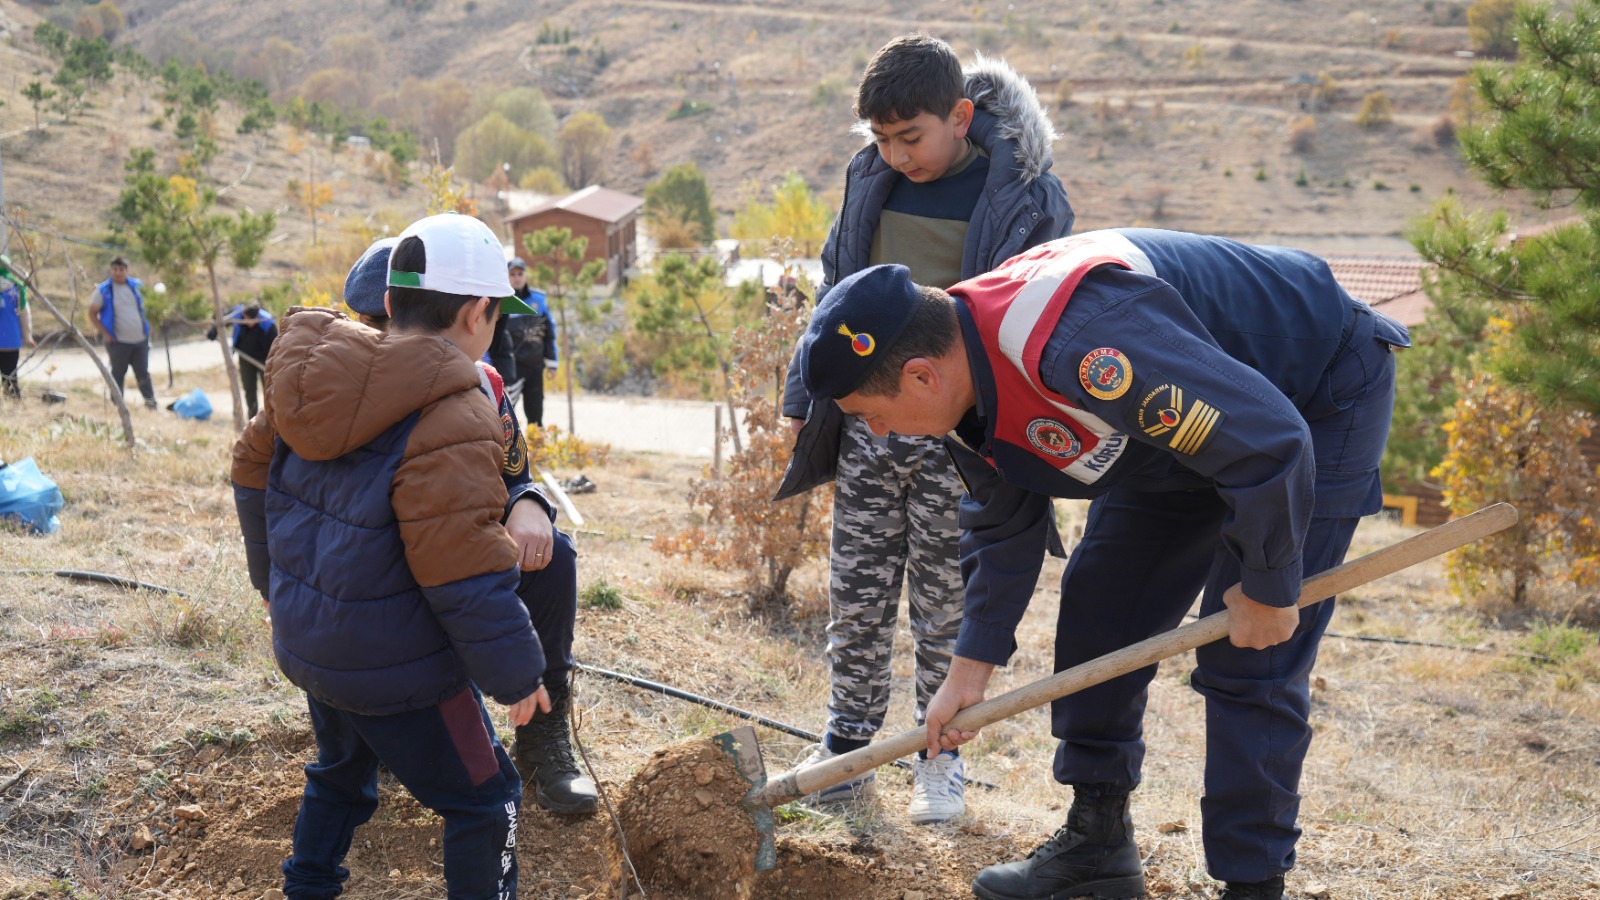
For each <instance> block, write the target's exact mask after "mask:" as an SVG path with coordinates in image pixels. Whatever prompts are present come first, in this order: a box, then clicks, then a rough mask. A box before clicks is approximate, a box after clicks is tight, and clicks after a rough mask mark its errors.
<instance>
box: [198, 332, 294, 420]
mask: <svg viewBox="0 0 1600 900" xmlns="http://www.w3.org/2000/svg"><path fill="white" fill-rule="evenodd" d="M222 321H223V322H224V323H225V324H230V325H232V326H233V352H234V355H235V356H236V357H237V358H238V361H239V386H240V387H242V388H243V389H244V403H245V407H246V408H247V409H248V410H249V411H250V418H252V419H254V418H255V417H256V389H257V387H258V386H259V385H260V384H261V381H262V375H263V373H265V372H266V371H267V353H268V352H269V351H271V350H272V339H273V338H276V337H277V336H278V323H277V322H274V321H273V320H272V313H269V312H267V311H266V310H264V309H262V308H261V304H259V303H251V304H248V305H245V304H240V305H239V306H235V307H234V308H233V309H230V310H228V314H227V315H225V316H223V317H222ZM216 339H217V326H215V325H213V326H211V327H210V328H208V329H206V340H208V341H214V340H216Z"/></svg>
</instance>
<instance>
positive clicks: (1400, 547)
mask: <svg viewBox="0 0 1600 900" xmlns="http://www.w3.org/2000/svg"><path fill="white" fill-rule="evenodd" d="M1516 521H1517V511H1516V509H1515V508H1514V507H1513V506H1511V504H1509V503H1496V504H1494V505H1492V506H1488V507H1485V508H1483V509H1480V510H1478V511H1477V512H1475V513H1472V514H1471V515H1468V516H1463V517H1462V518H1459V519H1454V520H1451V521H1449V522H1446V523H1445V524H1443V525H1440V526H1439V527H1437V528H1433V529H1430V530H1428V531H1424V532H1422V533H1421V534H1418V535H1413V536H1412V537H1409V538H1407V539H1405V540H1403V541H1401V542H1399V543H1398V544H1391V545H1390V546H1388V547H1385V548H1383V549H1382V550H1376V551H1373V552H1372V553H1369V554H1367V555H1366V556H1363V557H1361V558H1360V559H1353V560H1351V561H1349V562H1347V563H1345V564H1344V565H1341V566H1337V567H1335V568H1332V569H1329V570H1327V571H1326V572H1322V573H1320V574H1317V575H1313V576H1312V577H1310V578H1307V579H1306V580H1305V582H1304V583H1302V584H1301V586H1300V606H1310V605H1311V604H1313V603H1319V602H1321V601H1323V600H1326V599H1327V598H1329V597H1332V596H1335V595H1336V594H1342V593H1344V592H1345V591H1348V590H1350V589H1352V588H1357V587H1360V586H1362V585H1364V584H1367V583H1368V582H1371V581H1376V580H1378V579H1379V578H1382V577H1384V576H1386V575H1393V574H1394V573H1396V572H1399V571H1400V570H1402V569H1405V568H1409V567H1410V566H1414V565H1416V564H1417V563H1419V562H1423V561H1424V560H1429V559H1432V558H1433V557H1435V556H1439V555H1440V554H1442V553H1446V552H1448V551H1451V550H1454V549H1456V548H1457V547H1464V546H1466V545H1467V544H1470V543H1472V542H1473V541H1476V540H1478V539H1480V538H1484V537H1488V536H1489V535H1491V534H1494V533H1495V532H1497V531H1501V530H1503V529H1506V528H1509V527H1510V526H1511V525H1512V524H1514V523H1515V522H1516ZM1227 634H1228V612H1227V610H1223V611H1222V612H1219V613H1213V614H1212V615H1209V616H1206V617H1205V618H1203V619H1200V620H1199V621H1196V622H1191V623H1189V624H1188V625H1184V626H1181V627H1179V628H1174V629H1173V630H1171V631H1168V632H1166V633H1164V634H1158V635H1156V636H1155V637H1151V638H1146V639H1145V640H1142V641H1140V642H1138V643H1137V644H1133V645H1131V646H1128V647H1124V648H1122V649H1121V650H1117V651H1115V652H1112V653H1107V654H1106V655H1105V656H1102V657H1100V658H1098V659H1092V660H1090V661H1088V662H1086V663H1083V664H1081V665H1077V666H1073V667H1072V668H1070V669H1066V670H1064V671H1061V672H1057V673H1056V674H1054V675H1052V676H1050V677H1049V678H1041V679H1040V680H1038V681H1034V682H1031V683H1029V684H1025V685H1023V686H1022V687H1019V688H1017V689H1015V690H1012V691H1008V692H1006V693H1004V694H1001V695H999V696H998V697H991V698H990V699H988V700H985V701H983V702H982V703H978V704H976V705H973V706H969V707H967V708H966V709H964V710H962V711H961V712H960V713H959V714H957V715H956V717H955V718H954V719H951V720H950V727H951V728H959V729H962V730H966V731H975V730H977V729H979V728H982V727H983V726H985V725H992V724H994V723H995V722H998V721H1000V720H1001V719H1007V718H1010V717H1011V716H1014V715H1016V714H1017V713H1019V712H1023V711H1025V710H1030V709H1033V708H1034V707H1036V706H1043V705H1044V704H1046V703H1048V702H1050V701H1051V700H1054V699H1056V698H1057V697H1065V696H1066V695H1068V694H1071V693H1075V692H1077V691H1081V690H1083V689H1084V688H1087V687H1093V686H1094V685H1097V684H1100V683H1101V682H1103V681H1109V680H1111V679H1112V678H1116V677H1117V676H1119V675H1126V674H1128V673H1129V672H1134V671H1137V670H1139V669H1142V668H1144V667H1145V666H1149V665H1153V664H1155V663H1158V662H1161V661H1162V660H1164V659H1168V658H1169V657H1173V656H1177V655H1178V654H1179V653H1182V652H1184V651H1186V650H1193V649H1194V648H1196V647H1199V646H1201V645H1202V644H1209V643H1211V642H1212V641H1215V640H1217V639H1219V638H1223V637H1226V636H1227ZM927 743H928V737H927V732H926V731H924V730H923V729H921V728H918V729H915V730H913V731H907V732H903V733H901V734H897V735H895V736H894V737H892V738H889V739H888V740H884V741H879V742H878V743H875V744H870V745H868V746H866V747H863V748H861V749H860V750H852V751H850V752H849V753H843V754H840V755H839V756H836V757H834V758H833V759H830V760H827V761H826V762H822V763H818V764H817V765H814V766H807V767H805V768H803V769H799V770H797V771H793V772H789V773H787V774H785V775H782V776H780V777H778V778H775V779H773V780H772V781H770V782H768V783H767V786H766V787H765V788H763V789H761V791H759V792H758V793H757V794H756V799H759V800H760V801H761V802H764V803H766V804H768V805H773V804H777V803H783V802H785V801H788V800H792V799H794V798H796V797H803V796H805V795H807V794H811V793H815V792H817V791H819V790H821V789H823V788H825V787H829V786H832V785H835V784H838V783H839V782H841V781H845V780H847V779H849V778H851V777H853V776H855V775H858V774H860V773H863V772H869V771H871V770H873V769H876V768H877V767H879V766H881V765H883V764H884V763H887V762H891V761H893V760H896V759H899V758H900V757H902V756H908V755H910V754H912V753H915V752H916V751H918V750H920V749H922V748H923V747H926V746H927Z"/></svg>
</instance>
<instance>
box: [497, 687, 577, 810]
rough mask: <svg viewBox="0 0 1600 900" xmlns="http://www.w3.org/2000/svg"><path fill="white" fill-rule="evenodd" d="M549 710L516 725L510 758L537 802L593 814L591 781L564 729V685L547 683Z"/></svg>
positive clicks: (567, 703)
mask: <svg viewBox="0 0 1600 900" xmlns="http://www.w3.org/2000/svg"><path fill="white" fill-rule="evenodd" d="M546 690H548V691H549V692H550V711H549V712H547V713H540V714H538V716H536V717H535V718H534V720H533V721H532V722H529V723H528V724H527V725H521V726H518V728H517V739H516V741H515V742H513V743H512V745H511V759H512V761H513V762H515V763H516V764H517V771H519V772H521V773H522V781H523V783H524V784H532V785H534V798H535V799H536V800H538V802H539V805H540V806H542V807H544V808H545V809H548V810H550V811H551V812H556V813H592V812H594V811H595V807H596V806H597V805H598V797H597V795H596V794H595V789H594V782H593V781H591V780H589V779H588V778H585V777H584V776H583V774H582V773H581V772H579V771H578V763H577V761H576V760H575V759H573V756H572V737H571V734H570V733H569V732H568V731H567V708H568V706H570V705H571V703H572V693H571V689H570V688H568V687H567V686H566V685H561V686H560V687H550V686H547V687H546Z"/></svg>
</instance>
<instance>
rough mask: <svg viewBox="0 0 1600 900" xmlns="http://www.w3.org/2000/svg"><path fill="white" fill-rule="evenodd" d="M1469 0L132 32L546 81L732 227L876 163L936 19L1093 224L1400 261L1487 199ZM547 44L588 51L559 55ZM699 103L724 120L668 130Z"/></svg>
mask: <svg viewBox="0 0 1600 900" xmlns="http://www.w3.org/2000/svg"><path fill="white" fill-rule="evenodd" d="M1466 6H1467V4H1466V3H1462V2H1451V3H1438V4H1433V3H1416V4H1384V5H1373V4H1364V3H1357V2H1353V0H1331V2H1317V3H1304V2H1283V0H1245V2H1236V3H1221V2H1216V0H1137V2H1135V0H1107V2H1101V3H1095V4H1087V3H1061V4H1052V5H1049V6H1044V5H1041V4H1015V5H1011V6H1006V7H1001V6H981V5H973V6H952V5H950V4H947V3H940V2H935V0H884V2H876V3H872V2H868V3H855V2H851V3H845V2H840V0H819V2H814V3H805V4H800V3H781V4H778V3H768V4H759V3H735V2H693V0H636V2H606V0H579V2H571V3H560V2H546V3H537V4H526V3H518V2H513V0H466V2H454V0H452V2H444V0H405V2H402V0H357V2H349V3H340V4H322V3H318V2H312V0H288V2H285V3H281V4H272V5H270V6H264V5H256V4H219V3H214V2H205V0H129V2H128V3H126V4H125V9H126V10H127V12H128V19H129V22H130V23H131V24H132V28H131V30H130V33H129V39H130V40H132V41H133V42H134V43H135V44H137V45H139V46H141V47H144V48H146V50H147V52H152V53H156V52H160V51H161V50H163V49H180V48H190V49H191V50H192V51H193V52H203V53H205V54H207V55H209V56H210V57H211V58H213V59H214V61H215V62H218V63H224V64H237V63H239V62H240V61H241V60H245V59H247V58H250V54H251V53H252V52H255V51H256V50H258V49H259V48H260V47H261V46H262V45H263V43H264V42H267V41H269V40H271V39H273V38H279V39H282V40H284V41H288V42H289V43H291V44H293V45H295V47H296V48H298V50H299V52H300V53H301V54H303V55H302V56H300V57H298V58H296V59H293V60H285V61H283V62H284V70H283V72H282V73H281V76H282V77H283V79H284V80H285V81H288V82H294V81H295V80H296V79H304V78H306V77H307V76H309V75H312V74H313V73H315V72H317V71H319V70H323V69H326V68H328V67H330V66H332V67H337V66H341V65H346V64H348V60H344V59H341V58H340V57H339V55H338V50H340V49H344V50H347V51H348V50H349V48H351V47H353V46H359V45H361V42H360V41H356V40H353V39H354V38H359V37H362V36H370V37H371V38H372V39H373V41H374V42H375V43H376V44H377V45H379V46H381V48H382V52H381V53H380V54H378V55H377V56H376V58H374V59H373V60H372V61H371V62H370V66H371V69H372V73H373V75H374V77H376V78H378V79H379V80H380V81H381V80H387V81H389V82H390V83H399V82H401V81H403V79H405V78H408V77H417V78H422V79H437V78H444V77H451V78H456V79H459V80H460V81H461V82H462V83H463V84H465V85H466V86H467V87H468V88H469V89H472V90H477V89H481V88H493V87H511V86H526V85H531V86H537V87H539V88H541V89H543V90H544V91H545V92H546V94H547V95H548V96H549V97H550V99H551V101H552V102H553V103H554V104H555V106H556V109H557V112H558V113H559V114H563V115H566V114H570V113H572V112H575V111H578V110H592V111H596V112H599V113H601V114H602V115H603V116H604V117H605V118H606V120H607V122H609V123H610V124H611V125H612V126H613V128H614V129H615V131H616V134H615V137H616V141H615V144H614V152H613V154H612V156H611V158H610V159H609V160H608V163H609V164H608V166H607V168H608V178H607V183H608V184H610V185H611V186H613V187H616V188H619V189H621V190H627V191H634V192H637V191H640V190H642V189H643V187H644V185H645V184H646V183H647V182H648V180H649V178H650V176H651V175H652V174H653V173H654V172H657V171H659V170H661V169H664V168H666V167H668V166H671V165H674V164H676V163H680V162H684V161H694V162H695V163H697V164H698V165H699V166H700V168H701V169H702V170H703V171H705V172H706V174H707V177H708V179H709V180H710V182H711V186H712V190H713V194H714V197H715V201H716V203H717V205H718V206H719V207H720V208H721V209H722V210H723V211H724V212H727V211H730V210H732V209H734V208H736V207H737V206H738V205H739V204H740V203H742V201H743V200H744V198H745V197H746V196H747V192H748V190H749V187H750V185H751V184H752V183H755V184H760V185H767V184H770V183H771V182H772V181H773V180H774V179H775V178H777V177H778V176H779V175H781V174H782V173H783V172H784V171H786V170H788V169H795V170H797V171H799V172H800V173H801V174H802V175H804V176H805V177H806V178H807V179H808V180H809V181H810V182H811V184H812V185H813V187H814V188H816V189H818V190H821V191H823V192H825V193H833V192H836V190H837V180H838V173H839V169H840V166H841V165H842V163H843V162H844V160H845V159H847V158H848V156H849V155H850V153H852V152H853V151H854V150H855V149H857V148H858V147H859V146H860V144H859V140H858V139H857V138H855V137H852V136H851V135H850V134H849V127H850V125H851V123H852V117H851V114H850V101H851V95H852V91H853V87H854V84H855V81H856V79H857V78H858V77H859V74H860V71H861V68H862V66H863V65H864V63H865V62H866V60H867V58H868V56H869V55H870V54H871V52H872V51H873V50H874V49H876V48H877V47H878V46H880V45H881V44H882V43H883V42H884V41H886V40H887V39H889V38H891V37H893V36H894V35H896V34H899V33H902V32H905V31H908V30H912V29H916V28H921V29H925V30H929V31H932V32H934V33H936V34H938V35H940V36H942V37H944V38H946V39H948V40H950V41H951V42H952V43H953V44H954V45H955V47H956V48H957V50H958V51H959V52H961V53H962V54H963V55H964V56H970V54H972V53H973V52H974V51H982V52H986V53H991V54H1001V55H1004V56H1005V57H1006V58H1007V59H1008V60H1009V61H1010V62H1012V63H1013V65H1015V66H1016V67H1017V68H1018V69H1019V70H1020V71H1022V72H1023V73H1024V74H1026V75H1028V76H1029V77H1030V78H1031V79H1032V80H1033V81H1034V83H1035V84H1036V85H1037V87H1038V88H1039V90H1040V93H1041V95H1042V96H1043V97H1044V98H1045V100H1046V101H1047V103H1048V104H1049V105H1050V106H1051V108H1052V110H1053V111H1054V113H1055V115H1056V117H1057V123H1058V127H1059V129H1060V130H1061V132H1062V133H1063V138H1062V140H1061V142H1060V143H1059V144H1058V145H1057V147H1056V172H1057V174H1059V175H1060V176H1061V177H1062V178H1063V180H1064V181H1065V182H1066V184H1067V186H1068V190H1069V192H1070V194H1071V196H1072V198H1073V202H1074V205H1075V206H1076V207H1077V208H1078V210H1079V221H1080V226H1081V227H1100V226H1108V225H1122V224H1130V223H1142V224H1153V225H1163V226H1167V227H1175V228H1184V229H1192V230H1206V231H1217V232H1223V233H1227V234H1231V235H1235V236H1239V237H1244V238H1264V239H1275V240H1282V241H1286V242H1294V243H1299V244H1303V245H1306V246H1310V247H1312V248H1314V249H1361V248H1365V249H1383V250H1402V249H1404V245H1403V243H1402V242H1400V241H1399V240H1398V235H1399V233H1400V231H1401V229H1402V228H1403V226H1404V223H1405V221H1406V220H1407V219H1408V218H1409V217H1411V216H1414V215H1416V214H1417V213H1419V212H1421V211H1423V210H1425V209H1426V208H1427V207H1428V206H1429V205H1430V204H1431V202H1432V201H1433V199H1435V198H1436V197H1437V196H1439V195H1440V194H1441V193H1443V192H1444V191H1445V190H1446V189H1451V188H1453V189H1454V190H1456V191H1457V192H1459V193H1462V194H1464V195H1465V196H1466V197H1467V198H1468V199H1469V200H1470V201H1473V202H1489V201H1490V198H1489V197H1488V196H1487V194H1486V192H1484V191H1483V190H1482V189H1480V188H1478V187H1477V186H1476V185H1475V184H1473V183H1472V181H1471V179H1470V178H1469V176H1468V175H1467V173H1466V172H1465V170H1464V168H1463V166H1462V164H1461V162H1460V161H1459V159H1458V157H1457V155H1456V153H1455V152H1454V148H1453V146H1450V145H1449V144H1448V143H1446V145H1445V146H1440V145H1439V143H1438V142H1436V140H1435V139H1434V134H1433V132H1434V129H1435V126H1438V125H1440V119H1441V117H1443V116H1446V115H1448V114H1449V110H1450V106H1451V94H1452V90H1453V87H1454V83H1455V81H1456V79H1457V78H1458V77H1459V76H1460V75H1462V74H1463V73H1465V72H1466V71H1467V70H1468V68H1469V67H1470V65H1471V63H1472V60H1470V59H1465V58H1463V57H1461V56H1459V55H1458V51H1462V50H1465V48H1466V47H1467V46H1468V39H1467V34H1466V28H1465V9H1466ZM552 31H554V32H560V33H563V34H564V35H570V40H566V41H564V42H561V43H540V38H541V35H543V34H546V33H549V32H552ZM601 50H603V64H602V63H601V62H600V58H601V56H602V54H601V53H600V51H601ZM256 64H259V60H257V61H256ZM364 65H366V63H364ZM1323 73H1326V74H1327V75H1328V76H1330V77H1331V78H1332V79H1333V80H1334V81H1335V82H1337V85H1338V88H1337V91H1336V96H1335V97H1334V98H1333V99H1332V100H1331V102H1329V103H1325V104H1324V103H1318V102H1313V103H1308V104H1307V108H1306V109H1305V110H1304V111H1302V109H1301V101H1302V100H1305V99H1306V98H1307V94H1308V91H1307V89H1306V88H1303V87H1297V86H1295V85H1292V84H1288V83H1287V82H1289V81H1290V80H1292V79H1295V78H1297V77H1299V76H1310V77H1312V78H1315V77H1317V76H1319V75H1321V74H1323ZM1063 79H1066V80H1068V81H1069V83H1070V90H1069V91H1068V95H1069V96H1070V98H1071V100H1072V103H1071V104H1070V105H1068V106H1065V107H1062V106H1058V105H1057V101H1058V99H1060V97H1061V96H1062V95H1061V94H1060V93H1059V91H1060V83H1061V81H1062V80H1063ZM1375 90H1383V91H1384V92H1386V93H1387V94H1388V96H1389V97H1390V98H1391V99H1392V101H1393V103H1394V108H1395V116H1394V121H1393V122H1392V123H1391V124H1390V125H1388V126H1386V127H1380V128H1375V129H1364V128H1361V127H1359V126H1357V125H1356V124H1355V123H1354V121H1353V119H1354V117H1355V114H1356V112H1357V110H1358V108H1359V106H1360V102H1361V99H1362V97H1363V96H1364V95H1365V94H1367V93H1369V92H1371V91H1375ZM685 101H689V102H692V103H696V104H700V105H701V106H703V107H708V109H707V110H706V111H704V112H701V113H700V114H698V115H692V116H687V117H683V118H678V119H669V116H670V115H671V114H672V113H673V111H674V110H677V109H678V108H679V107H680V105H681V104H683V103H684V102H685ZM1302 115H1309V116H1311V117H1312V119H1313V120H1314V123H1315V128H1314V130H1315V139H1314V140H1312V141H1311V142H1310V148H1309V149H1308V150H1307V151H1306V152H1304V153H1294V152H1291V150H1290V148H1289V143H1288V139H1287V138H1288V129H1289V124H1290V122H1291V120H1292V119H1295V118H1298V117H1300V116H1302ZM1444 130H1446V131H1448V129H1447V128H1446V129H1444ZM1258 173H1259V174H1258Z"/></svg>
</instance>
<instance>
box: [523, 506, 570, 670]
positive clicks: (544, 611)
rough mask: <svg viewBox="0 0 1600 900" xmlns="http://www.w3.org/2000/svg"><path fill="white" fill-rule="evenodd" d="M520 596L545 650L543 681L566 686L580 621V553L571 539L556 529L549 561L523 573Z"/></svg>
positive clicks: (540, 644)
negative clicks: (538, 567) (573, 641)
mask: <svg viewBox="0 0 1600 900" xmlns="http://www.w3.org/2000/svg"><path fill="white" fill-rule="evenodd" d="M517 596H518V597H521V598H522V605H523V606H526V607H527V608H528V618H529V620H531V621H532V622H533V630H534V631H536V632H538V633H539V646H540V647H541V648H543V650H544V683H545V686H546V687H548V688H550V689H552V690H555V689H559V688H562V687H565V686H566V684H567V673H568V672H569V671H570V670H571V669H572V637H573V629H574V628H575V627H576V623H577V621H578V554H577V551H576V550H575V549H574V548H573V546H572V538H570V537H567V535H566V534H564V533H562V532H560V531H557V532H556V537H555V544H554V546H552V547H551V548H550V563H549V565H546V566H545V567H544V568H542V569H540V570H538V571H536V572H523V573H522V580H521V581H520V582H518V584H517Z"/></svg>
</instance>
